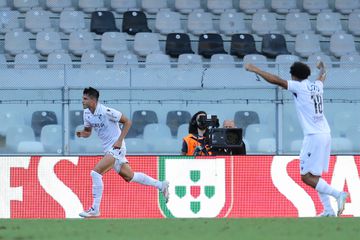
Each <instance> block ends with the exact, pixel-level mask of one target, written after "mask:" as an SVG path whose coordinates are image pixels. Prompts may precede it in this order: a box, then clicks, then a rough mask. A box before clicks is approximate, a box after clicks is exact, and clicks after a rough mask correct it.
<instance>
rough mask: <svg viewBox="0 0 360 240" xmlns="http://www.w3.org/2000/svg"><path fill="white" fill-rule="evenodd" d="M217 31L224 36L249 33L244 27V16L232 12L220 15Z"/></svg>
mask: <svg viewBox="0 0 360 240" xmlns="http://www.w3.org/2000/svg"><path fill="white" fill-rule="evenodd" d="M219 29H220V32H221V33H224V34H226V35H232V34H236V33H247V32H249V30H247V28H246V26H245V20H244V14H243V13H239V12H233V11H226V12H223V13H221V15H220V22H219Z"/></svg>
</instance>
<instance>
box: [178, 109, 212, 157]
mask: <svg viewBox="0 0 360 240" xmlns="http://www.w3.org/2000/svg"><path fill="white" fill-rule="evenodd" d="M201 116H206V112H204V111H199V112H197V113H195V114H194V115H193V116H192V118H191V120H190V123H189V134H188V135H187V136H186V137H184V138H183V144H182V149H181V153H182V155H187V156H194V155H197V156H199V155H200V156H201V155H211V152H208V151H207V150H208V149H207V141H208V139H207V137H206V136H208V128H207V126H206V124H204V122H201V121H199V119H200V118H201Z"/></svg>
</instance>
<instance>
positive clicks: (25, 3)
mask: <svg viewBox="0 0 360 240" xmlns="http://www.w3.org/2000/svg"><path fill="white" fill-rule="evenodd" d="M35 7H39V0H14V8H15V9H16V10H18V11H20V12H27V11H29V10H30V9H31V8H35Z"/></svg>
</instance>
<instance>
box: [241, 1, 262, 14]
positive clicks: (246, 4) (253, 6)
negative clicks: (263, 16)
mask: <svg viewBox="0 0 360 240" xmlns="http://www.w3.org/2000/svg"><path fill="white" fill-rule="evenodd" d="M239 8H240V10H241V11H243V12H245V13H246V14H254V13H256V12H257V11H258V10H261V9H265V1H264V0H239Z"/></svg>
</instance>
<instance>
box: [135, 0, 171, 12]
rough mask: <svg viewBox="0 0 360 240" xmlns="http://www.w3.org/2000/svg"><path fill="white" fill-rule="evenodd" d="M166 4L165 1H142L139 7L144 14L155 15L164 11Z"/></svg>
mask: <svg viewBox="0 0 360 240" xmlns="http://www.w3.org/2000/svg"><path fill="white" fill-rule="evenodd" d="M167 2H168V1H167V0H142V1H141V7H142V9H143V10H144V11H145V12H147V13H150V14H155V13H157V12H159V11H160V10H161V9H166V8H167Z"/></svg>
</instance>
